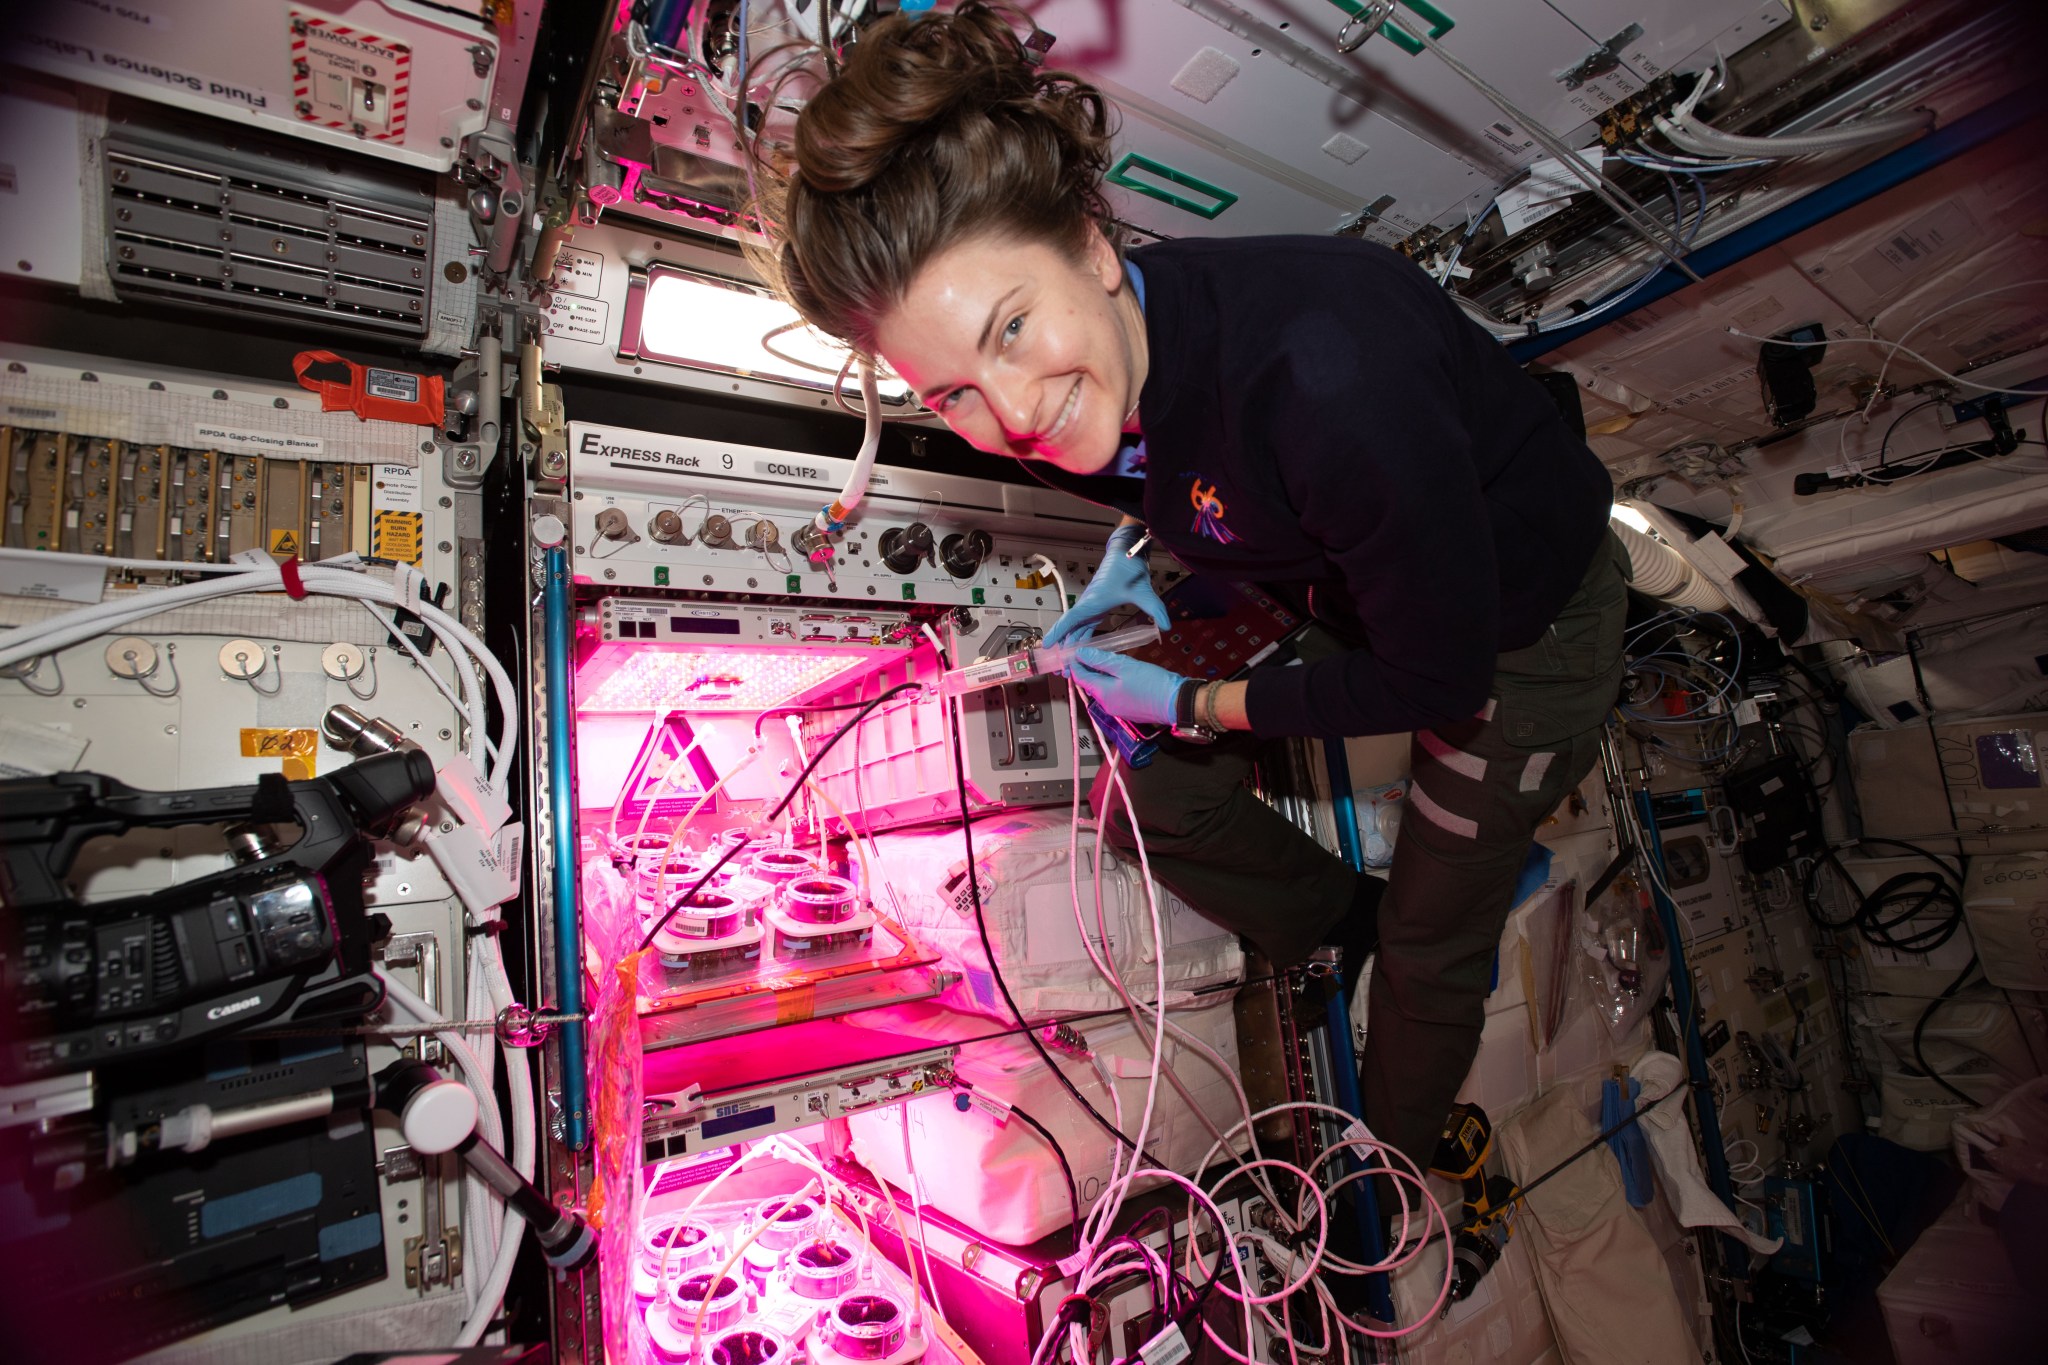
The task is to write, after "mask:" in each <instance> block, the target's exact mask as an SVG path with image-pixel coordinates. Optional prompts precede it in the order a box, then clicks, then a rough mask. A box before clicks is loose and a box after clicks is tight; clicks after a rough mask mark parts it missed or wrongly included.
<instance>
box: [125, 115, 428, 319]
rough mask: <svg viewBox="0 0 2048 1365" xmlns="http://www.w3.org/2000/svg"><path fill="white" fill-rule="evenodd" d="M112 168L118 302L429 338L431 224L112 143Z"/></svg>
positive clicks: (257, 175) (248, 172) (311, 189)
mask: <svg viewBox="0 0 2048 1365" xmlns="http://www.w3.org/2000/svg"><path fill="white" fill-rule="evenodd" d="M104 164H105V176H106V195H107V203H106V223H107V270H108V273H109V274H110V275H112V277H113V280H114V287H115V289H116V290H117V291H119V292H120V293H122V294H124V295H130V294H153V295H160V296H162V295H168V296H173V297H177V298H181V299H184V300H186V301H188V302H192V303H198V304H202V305H206V304H211V305H213V306H216V307H223V308H227V309H230V310H232V311H236V312H244V311H255V312H265V313H272V314H279V315H285V316H290V317H294V318H300V319H304V318H307V317H309V316H311V317H318V318H321V319H324V320H326V321H328V322H331V323H336V324H339V325H342V326H345V327H350V328H356V329H363V330H370V331H376V332H380V333H383V334H386V335H395V336H405V337H424V336H425V335H426V333H427V318H428V306H427V305H428V282H429V276H430V273H431V263H432V260H433V245H434V242H433V232H434V224H433V219H432V217H431V216H430V215H427V214H421V213H408V212H406V211H404V210H402V209H394V208H391V207H389V206H384V205H375V204H368V203H364V202H361V201H359V200H352V199H347V198H344V197H341V196H338V195H334V194H331V193H325V192H322V191H321V190H320V189H319V188H318V187H317V186H312V185H299V184H293V183H291V180H292V177H289V176H285V175H278V176H269V175H266V174H265V173H264V171H263V170H261V169H251V168H249V167H247V166H239V167H236V168H233V169H229V168H225V167H218V166H209V165H207V164H206V163H205V162H204V161H203V160H201V159H199V158H194V157H186V156H166V155H164V154H161V153H157V152H146V151H143V150H139V149H136V148H130V147H124V146H121V145H118V144H116V143H113V142H112V141H111V140H110V141H109V143H108V146H107V150H106V157H105V163H104Z"/></svg>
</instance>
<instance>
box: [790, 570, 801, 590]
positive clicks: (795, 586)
mask: <svg viewBox="0 0 2048 1365" xmlns="http://www.w3.org/2000/svg"><path fill="white" fill-rule="evenodd" d="M789 590H790V591H791V592H802V591H803V590H804V577H803V575H802V574H794V573H793V574H791V575H790V576H789Z"/></svg>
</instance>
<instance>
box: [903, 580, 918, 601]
mask: <svg viewBox="0 0 2048 1365" xmlns="http://www.w3.org/2000/svg"><path fill="white" fill-rule="evenodd" d="M903 600H904V601H906V602H915V601H916V600H917V584H915V583H905V584H904V585H903Z"/></svg>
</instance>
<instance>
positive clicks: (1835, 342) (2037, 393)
mask: <svg viewBox="0 0 2048 1365" xmlns="http://www.w3.org/2000/svg"><path fill="white" fill-rule="evenodd" d="M2022 283H2024V284H2041V283H2044V282H2043V281H2041V280H2026V281H2022ZM2015 287H2017V286H2012V285H2007V286H2001V288H2015ZM1984 292H1985V293H1986V294H1994V293H1998V292H1999V290H1995V289H1987V290H1985V291H1984ZM1966 302H1968V300H1966V299H1958V300H1957V301H1956V303H1955V304H1951V305H1949V306H1950V307H1956V306H1958V305H1960V304H1962V303H1966ZM1943 311H1946V310H1943ZM1727 332H1728V335H1730V336H1737V337H1742V338H1744V339H1745V340H1748V341H1761V342H1764V343H1766V344H1767V345H1772V346H1797V347H1809V346H1887V347H1890V348H1891V351H1892V354H1893V355H1895V356H1896V355H1909V356H1911V357H1913V359H1915V360H1917V361H1919V362H1920V363H1921V364H1922V365H1923V366H1925V367H1926V368H1927V369H1930V370H1932V371H1933V372H1934V373H1936V374H1938V375H1940V376H1941V377H1942V378H1943V379H1946V380H1948V381H1949V382H1950V383H1951V384H1960V385H1962V386H1963V387H1964V388H1966V389H1974V390H1976V391H1977V392H1978V393H2016V394H2018V395H2019V396H2020V397H2022V398H2048V389H2021V388H2015V387H2013V386H2011V385H2008V384H1984V383H1979V382H1978V381H1977V380H1974V379H1965V378H1963V377H1962V376H1961V375H1959V374H1951V373H1949V372H1948V371H1947V370H1944V369H1943V368H1941V366H1939V365H1937V364H1935V363H1934V362H1933V361H1931V360H1929V359H1928V358H1927V357H1926V356H1924V355H1922V354H1920V353H1919V352H1918V351H1916V350H1914V349H1913V348H1912V347H1910V346H1901V345H1900V344H1899V343H1898V342H1896V341H1886V340H1885V339H1884V338H1883V337H1830V338H1828V339H1827V340H1826V341H1789V340H1787V339H1786V338H1784V337H1766V336H1758V335H1757V334H1756V333H1754V332H1745V331H1743V330H1742V329H1741V328H1739V327H1730V328H1728V329H1727Z"/></svg>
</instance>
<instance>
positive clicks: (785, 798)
mask: <svg viewBox="0 0 2048 1365" xmlns="http://www.w3.org/2000/svg"><path fill="white" fill-rule="evenodd" d="M919 690H921V689H920V686H919V684H917V683H914V682H903V683H897V684H896V685H895V686H894V687H892V688H890V689H889V690H888V691H886V692H883V693H881V694H880V695H878V696H877V697H876V698H875V699H874V700H873V701H871V702H867V703H865V704H864V705H862V707H861V708H860V713H859V714H858V715H856V716H855V717H854V718H853V719H852V720H849V721H847V722H846V724H844V725H842V726H840V727H839V728H838V729H837V730H834V731H833V732H832V737H831V738H830V739H828V740H826V741H825V743H824V744H823V745H822V746H821V747H820V748H819V749H818V752H817V753H815V754H813V755H812V756H811V761H810V762H809V763H806V764H804V770H803V771H802V772H800V773H798V774H797V775H796V781H794V782H792V783H790V786H789V790H788V791H786V792H784V793H783V794H782V799H781V800H780V801H777V802H776V803H775V809H773V810H771V811H769V812H768V814H767V815H766V816H765V817H763V820H764V823H768V824H773V823H774V821H775V817H776V816H778V815H780V814H782V812H783V811H784V810H785V809H786V808H787V807H788V806H789V803H790V802H792V801H794V800H796V795H797V793H798V792H800V791H802V790H803V789H804V783H805V782H806V781H808V780H809V779H810V776H811V774H812V773H813V772H814V771H816V769H817V766H818V765H819V764H820V763H823V762H824V761H825V755H826V754H829V753H831V752H832V746H833V745H835V744H837V743H838V742H839V741H840V740H842V739H844V738H846V736H847V735H848V734H849V733H850V732H851V731H852V730H853V728H854V727H855V726H856V725H859V724H860V723H861V722H862V721H864V720H866V719H867V718H868V713H869V712H870V711H873V710H874V709H875V708H876V707H877V706H880V705H881V704H882V703H883V702H885V701H887V700H889V698H891V697H895V696H900V695H902V694H903V693H905V692H916V691H919ZM749 842H750V841H749V840H746V839H742V840H740V841H739V842H738V843H736V844H734V845H733V846H732V847H731V848H729V849H727V850H726V851H725V854H724V856H723V857H721V858H719V860H718V861H717V862H715V863H713V864H712V865H711V867H710V870H709V871H707V872H705V874H704V875H703V876H701V877H699V878H698V879H697V880H696V881H695V882H693V883H691V885H690V889H689V890H688V891H685V892H684V893H683V894H682V895H680V896H678V897H676V899H675V900H674V902H672V903H671V904H670V905H669V907H668V910H667V911H666V912H665V913H664V914H663V915H662V917H661V918H660V919H658V920H656V921H655V922H654V927H653V928H651V929H649V930H648V931H647V937H646V938H644V939H641V940H640V951H641V952H643V953H644V952H646V951H647V950H648V948H650V947H652V946H653V944H654V936H655V935H656V934H658V933H660V932H661V931H662V930H663V929H665V928H667V927H668V922H669V921H670V920H672V919H674V918H675V917H676V911H678V910H680V909H682V908H683V907H684V906H685V905H688V904H689V903H690V898H691V897H692V896H694V895H696V894H697V893H698V892H699V891H700V890H702V889H703V887H704V884H705V883H706V882H708V881H710V880H711V879H712V878H713V877H715V876H717V875H718V869H720V868H722V867H724V866H725V865H726V864H727V863H728V862H731V861H732V856H733V855H734V854H735V853H738V852H739V851H740V850H741V849H743V848H745V847H746V846H747V845H748V843H749Z"/></svg>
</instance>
